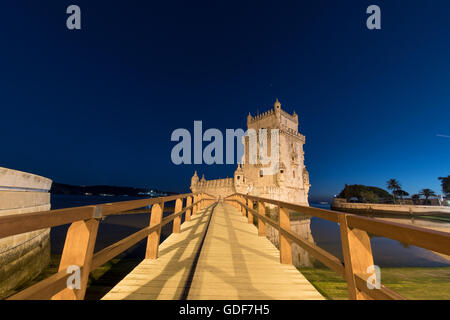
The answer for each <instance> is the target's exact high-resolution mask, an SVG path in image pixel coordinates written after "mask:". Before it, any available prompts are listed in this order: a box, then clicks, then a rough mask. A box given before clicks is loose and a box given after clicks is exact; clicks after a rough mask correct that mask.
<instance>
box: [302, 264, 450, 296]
mask: <svg viewBox="0 0 450 320" xmlns="http://www.w3.org/2000/svg"><path fill="white" fill-rule="evenodd" d="M299 270H300V271H301V272H302V274H303V275H304V276H305V277H306V278H307V279H308V280H309V281H310V282H311V283H312V284H313V285H314V287H316V289H317V290H318V291H319V292H320V293H321V294H322V295H323V296H324V297H326V298H327V299H331V300H342V299H348V295H347V284H346V282H345V281H344V279H343V278H341V277H340V276H338V275H337V274H336V273H334V272H333V271H331V270H329V269H324V268H299ZM381 283H382V284H383V285H385V286H386V287H389V288H390V289H392V290H394V291H396V292H397V293H399V294H401V295H402V296H404V297H405V298H407V299H412V300H450V267H443V268H382V269H381Z"/></svg>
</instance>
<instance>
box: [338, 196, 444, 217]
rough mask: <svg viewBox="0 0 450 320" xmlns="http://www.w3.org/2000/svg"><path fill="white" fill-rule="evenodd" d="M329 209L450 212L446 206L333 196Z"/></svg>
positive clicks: (366, 211) (361, 211) (400, 213)
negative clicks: (365, 201) (368, 200)
mask: <svg viewBox="0 0 450 320" xmlns="http://www.w3.org/2000/svg"><path fill="white" fill-rule="evenodd" d="M331 209H333V210H338V211H347V212H349V213H363V214H377V213H380V214H398V215H427V214H436V213H438V214H441V213H444V214H450V207H447V206H445V207H444V206H420V205H398V204H378V203H348V202H347V201H346V200H345V199H339V198H335V199H333V203H332V204H331Z"/></svg>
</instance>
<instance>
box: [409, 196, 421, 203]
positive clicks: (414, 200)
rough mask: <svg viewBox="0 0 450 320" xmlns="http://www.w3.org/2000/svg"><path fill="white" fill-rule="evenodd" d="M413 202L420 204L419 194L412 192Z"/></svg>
mask: <svg viewBox="0 0 450 320" xmlns="http://www.w3.org/2000/svg"><path fill="white" fill-rule="evenodd" d="M411 199H412V201H413V203H414V204H416V205H417V204H420V196H419V195H418V194H413V195H412V197H411Z"/></svg>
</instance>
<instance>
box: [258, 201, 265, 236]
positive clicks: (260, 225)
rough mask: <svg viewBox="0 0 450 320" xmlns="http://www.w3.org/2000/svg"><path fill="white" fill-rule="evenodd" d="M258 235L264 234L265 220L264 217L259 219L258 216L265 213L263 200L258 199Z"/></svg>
mask: <svg viewBox="0 0 450 320" xmlns="http://www.w3.org/2000/svg"><path fill="white" fill-rule="evenodd" d="M257 203H258V213H259V216H258V236H260V237H265V236H266V222H265V221H264V219H260V218H259V217H260V216H265V215H266V207H265V205H264V202H262V201H258V202H257Z"/></svg>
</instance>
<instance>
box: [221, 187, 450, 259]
mask: <svg viewBox="0 0 450 320" xmlns="http://www.w3.org/2000/svg"><path fill="white" fill-rule="evenodd" d="M234 195H239V196H244V197H246V198H248V199H251V200H255V201H263V202H264V203H271V204H274V205H277V206H279V207H283V208H286V209H290V210H292V211H296V212H301V213H304V214H306V215H311V216H314V217H316V218H321V219H325V220H328V221H332V222H336V223H339V216H342V215H346V216H347V217H348V223H349V227H351V228H356V229H361V230H364V231H367V232H370V233H372V234H375V235H378V236H381V237H386V238H390V239H393V240H397V241H400V242H402V243H405V244H410V245H414V246H417V247H421V248H424V249H428V250H431V251H435V252H439V253H442V254H445V255H450V233H448V232H443V231H438V230H432V229H429V228H424V227H418V226H410V225H406V224H403V223H398V222H391V221H382V220H377V219H374V218H369V217H362V216H358V215H356V214H352V213H344V212H339V211H333V210H327V209H321V208H314V207H307V206H303V205H298V204H293V203H289V202H283V201H278V200H273V199H266V198H262V197H255V196H250V195H245V194H241V193H235V194H233V195H230V196H228V197H227V198H229V197H232V196H234ZM426 237H429V238H426Z"/></svg>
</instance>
